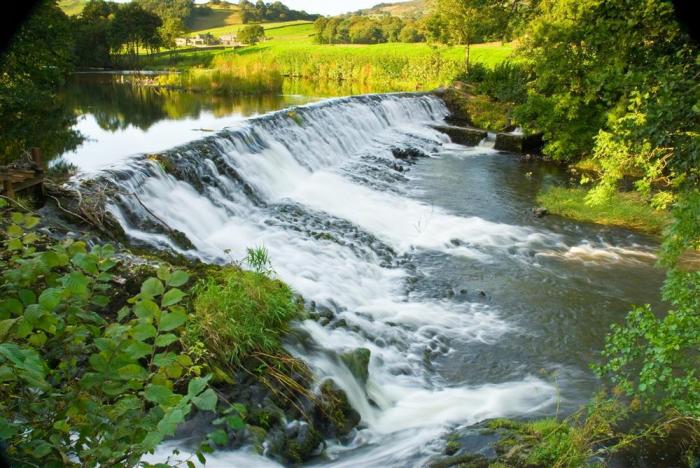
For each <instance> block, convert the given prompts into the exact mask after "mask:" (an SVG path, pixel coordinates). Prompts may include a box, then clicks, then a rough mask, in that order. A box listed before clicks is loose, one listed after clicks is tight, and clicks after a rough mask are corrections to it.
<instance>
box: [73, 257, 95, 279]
mask: <svg viewBox="0 0 700 468" xmlns="http://www.w3.org/2000/svg"><path fill="white" fill-rule="evenodd" d="M71 262H72V263H73V264H74V265H76V266H78V267H80V268H82V269H83V270H84V271H86V272H88V273H90V274H91V275H97V274H98V273H99V271H98V269H97V258H96V257H95V256H94V255H92V254H86V253H83V252H79V253H77V254H75V255H73V258H71Z"/></svg>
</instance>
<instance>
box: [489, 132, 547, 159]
mask: <svg viewBox="0 0 700 468" xmlns="http://www.w3.org/2000/svg"><path fill="white" fill-rule="evenodd" d="M543 146H544V141H543V139H542V135H539V134H538V135H522V134H519V133H499V134H497V135H496V143H495V145H494V148H495V149H497V150H499V151H508V152H510V153H529V154H540V153H541V152H542V148H543Z"/></svg>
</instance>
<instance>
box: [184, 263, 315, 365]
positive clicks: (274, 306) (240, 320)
mask: <svg viewBox="0 0 700 468" xmlns="http://www.w3.org/2000/svg"><path fill="white" fill-rule="evenodd" d="M193 295H194V301H193V305H194V318H193V320H192V321H191V325H190V326H189V327H188V329H187V338H186V340H187V344H188V346H189V347H192V346H194V345H195V343H203V344H204V346H205V347H206V349H207V350H209V351H210V352H211V353H212V355H213V358H214V362H213V363H212V364H213V365H215V366H217V367H222V368H226V367H229V366H232V365H237V364H239V363H240V362H241V361H242V360H244V359H245V358H246V357H247V356H248V355H250V354H251V353H256V352H260V353H266V354H269V355H273V354H279V353H282V352H283V351H282V348H281V344H280V339H281V337H282V336H283V335H284V334H285V332H286V331H287V329H288V324H289V322H290V321H291V320H294V319H296V318H299V317H301V315H302V313H303V308H302V306H301V305H300V304H299V303H298V302H297V300H296V298H295V296H294V294H293V293H292V291H291V290H290V289H289V287H287V286H286V285H285V284H284V283H282V282H281V281H278V280H273V279H270V278H269V277H267V276H265V275H264V274H262V273H257V272H252V271H245V270H242V269H239V268H237V267H233V266H231V267H224V268H222V269H219V270H216V271H215V272H214V273H211V274H210V276H208V277H207V278H206V279H203V280H201V281H200V282H199V283H198V284H197V285H196V286H195V288H194V290H193Z"/></svg>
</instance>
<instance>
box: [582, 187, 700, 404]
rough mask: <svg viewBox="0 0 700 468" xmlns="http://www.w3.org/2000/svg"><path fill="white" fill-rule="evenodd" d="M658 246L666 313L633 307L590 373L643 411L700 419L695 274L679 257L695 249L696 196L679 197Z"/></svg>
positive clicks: (699, 277) (699, 229)
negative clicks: (664, 268)
mask: <svg viewBox="0 0 700 468" xmlns="http://www.w3.org/2000/svg"><path fill="white" fill-rule="evenodd" d="M681 196H682V198H681V201H680V202H679V203H678V204H677V205H676V207H675V209H674V221H673V224H672V226H671V227H670V228H669V233H668V235H667V236H666V240H665V242H664V248H663V250H662V258H661V261H662V263H663V264H665V265H667V266H669V267H670V269H669V272H668V276H667V279H666V282H665V284H664V288H663V298H664V300H665V301H666V302H668V303H669V304H670V306H671V307H670V311H669V312H668V313H667V314H666V315H664V316H662V317H659V316H657V315H655V314H654V313H653V312H652V310H651V308H650V307H649V306H644V307H637V308H635V309H634V310H633V311H632V312H631V313H630V314H629V315H628V316H627V319H626V321H625V324H624V325H615V326H613V328H612V332H611V334H610V335H609V336H608V337H607V339H606V345H605V350H604V352H603V357H604V358H605V361H604V362H603V363H602V364H600V365H598V366H596V367H595V370H596V372H597V373H598V374H599V375H601V376H604V377H606V378H608V379H610V381H612V382H613V383H614V384H616V385H618V386H619V388H620V389H621V390H622V391H624V392H625V393H626V394H627V395H629V396H634V397H636V398H638V399H639V400H640V401H641V403H642V404H643V405H644V406H645V407H646V408H648V409H654V410H659V411H662V410H669V409H672V410H676V411H678V412H680V413H681V414H683V415H690V416H694V417H697V416H698V415H700V378H699V377H698V375H697V368H698V366H697V349H698V347H700V316H699V315H698V310H700V272H698V271H684V270H683V269H682V268H681V267H680V263H679V261H680V259H681V255H682V254H683V253H684V252H685V251H686V249H697V248H698V247H699V246H700V226H699V224H700V223H699V221H698V213H700V193H698V192H697V191H694V192H691V193H684V194H682V195H681Z"/></svg>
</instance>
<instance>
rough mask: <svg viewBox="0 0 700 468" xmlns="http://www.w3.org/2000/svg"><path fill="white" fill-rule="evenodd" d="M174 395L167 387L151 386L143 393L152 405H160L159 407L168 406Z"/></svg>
mask: <svg viewBox="0 0 700 468" xmlns="http://www.w3.org/2000/svg"><path fill="white" fill-rule="evenodd" d="M173 395H174V394H173V392H172V390H170V389H169V388H168V387H166V386H165V385H154V384H150V385H149V386H148V387H146V390H145V391H144V392H143V396H144V398H146V400H148V401H150V402H152V403H158V404H159V405H164V404H166V403H167V402H168V400H170V398H171V397H172V396H173Z"/></svg>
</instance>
